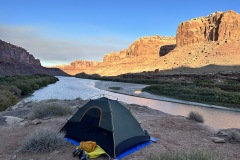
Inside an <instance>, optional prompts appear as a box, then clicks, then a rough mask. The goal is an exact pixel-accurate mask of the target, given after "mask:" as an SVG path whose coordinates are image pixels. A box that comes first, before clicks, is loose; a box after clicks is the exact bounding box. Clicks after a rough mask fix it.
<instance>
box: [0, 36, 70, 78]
mask: <svg viewBox="0 0 240 160" xmlns="http://www.w3.org/2000/svg"><path fill="white" fill-rule="evenodd" d="M37 73H40V74H50V75H59V76H60V75H61V76H66V75H67V74H66V73H64V72H63V71H61V70H59V69H58V68H45V67H42V66H41V63H40V60H38V59H35V58H34V56H33V55H31V54H29V53H28V52H27V50H25V49H24V48H21V47H18V46H15V45H12V44H10V43H7V42H4V41H2V40H0V77H4V76H13V75H29V74H37Z"/></svg>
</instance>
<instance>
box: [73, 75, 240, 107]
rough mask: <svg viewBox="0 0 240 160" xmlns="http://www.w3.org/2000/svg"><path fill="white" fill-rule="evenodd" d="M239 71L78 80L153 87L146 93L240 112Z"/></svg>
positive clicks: (79, 76)
mask: <svg viewBox="0 0 240 160" xmlns="http://www.w3.org/2000/svg"><path fill="white" fill-rule="evenodd" d="M239 76H240V73H239V72H218V73H204V74H186V73H179V74H170V75H168V74H166V73H165V74H163V73H162V72H160V71H156V72H142V73H128V74H123V75H119V76H112V77H109V76H103V77H102V76H100V75H96V74H94V75H87V74H85V73H80V74H77V75H75V77H77V78H88V79H95V80H103V81H114V82H124V83H134V84H144V85H150V86H147V87H145V88H143V90H144V91H146V92H149V93H152V94H156V95H160V96H166V97H169V98H173V99H178V100H184V101H191V102H197V103H203V104H209V105H213V106H224V107H227V108H233V109H240V101H239V99H240V94H239V91H240V85H239V80H240V79H239Z"/></svg>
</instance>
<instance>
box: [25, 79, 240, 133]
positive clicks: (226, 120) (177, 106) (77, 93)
mask: <svg viewBox="0 0 240 160" xmlns="http://www.w3.org/2000/svg"><path fill="white" fill-rule="evenodd" d="M58 78H59V81H58V82H57V83H55V84H51V85H49V86H47V87H44V88H42V89H40V90H37V91H35V92H34V93H33V95H32V96H30V97H28V98H26V99H24V101H37V100H44V99H66V100H70V99H76V98H79V97H80V98H82V99H90V98H97V96H99V95H101V94H106V95H109V98H112V99H116V98H117V99H118V100H119V101H123V102H125V103H129V104H139V105H145V106H148V107H150V108H153V109H157V110H160V111H162V112H165V113H169V114H172V115H181V116H187V115H188V113H189V112H190V111H196V112H199V113H200V114H201V115H203V117H204V119H205V124H207V125H210V126H212V127H214V128H217V129H220V128H221V129H225V128H240V112H234V111H227V110H222V109H215V108H206V107H200V106H195V105H190V104H181V103H174V102H166V101H160V100H153V99H147V98H140V97H134V96H129V95H124V94H118V93H113V92H109V91H105V90H101V89H98V88H96V87H95V84H96V83H101V81H96V80H89V79H79V78H74V77H58ZM104 83H107V82H104ZM109 83H110V82H109ZM129 85H131V84H129ZM132 85H134V84H132ZM93 96H95V97H93ZM111 96H112V97H111Z"/></svg>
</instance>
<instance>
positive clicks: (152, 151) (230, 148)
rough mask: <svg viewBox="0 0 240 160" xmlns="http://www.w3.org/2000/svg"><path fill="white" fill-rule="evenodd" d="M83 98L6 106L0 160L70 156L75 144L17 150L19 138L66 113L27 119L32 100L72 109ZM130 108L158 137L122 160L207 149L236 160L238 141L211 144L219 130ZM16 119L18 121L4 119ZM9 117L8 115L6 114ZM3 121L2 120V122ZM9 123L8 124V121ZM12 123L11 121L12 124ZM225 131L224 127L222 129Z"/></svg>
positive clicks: (58, 123) (59, 121)
mask: <svg viewBox="0 0 240 160" xmlns="http://www.w3.org/2000/svg"><path fill="white" fill-rule="evenodd" d="M86 102H87V101H86V100H81V99H76V100H44V101H40V102H27V103H25V102H23V103H19V104H18V105H16V106H14V107H11V108H9V109H8V110H7V111H5V112H0V119H1V122H2V123H0V132H1V134H0V143H1V145H0V159H13V160H14V159H15V160H30V159H32V160H43V159H44V160H66V159H73V157H72V152H73V151H74V149H75V146H73V145H71V144H67V146H65V147H64V148H62V149H59V150H57V151H54V152H52V153H41V154H40V153H25V154H23V153H20V152H19V151H18V149H19V147H20V146H21V142H22V140H23V139H24V138H25V137H26V136H27V135H29V134H30V133H32V132H33V131H34V130H35V129H38V128H42V127H50V128H52V129H54V130H56V131H58V130H59V129H60V128H61V127H62V125H63V124H64V123H65V122H66V119H67V118H68V117H69V116H70V115H69V116H63V117H45V118H43V119H35V120H29V119H26V118H25V117H27V116H28V115H29V114H31V109H32V108H33V107H34V105H35V104H36V103H41V105H43V104H46V103H56V104H58V105H63V106H65V107H71V108H72V109H73V110H74V109H76V108H77V107H81V106H83V105H84V104H85V103H86ZM123 104H124V105H125V107H127V108H128V109H130V111H131V113H132V114H133V115H134V117H135V118H136V119H137V120H138V121H139V122H140V124H141V125H142V127H143V128H144V129H146V130H147V131H148V132H149V134H150V135H151V136H153V137H156V138H158V139H159V141H158V142H157V143H153V144H151V145H150V146H148V147H145V148H144V149H142V150H140V151H137V152H135V153H133V154H131V155H129V156H127V157H126V158H124V159H123V160H129V159H131V160H146V159H148V157H149V156H150V155H157V154H161V153H166V152H167V153H172V154H174V153H177V152H185V153H191V152H193V151H195V150H199V151H203V152H209V151H210V152H211V153H214V154H217V155H218V156H219V157H221V158H220V159H224V160H238V159H240V155H239V154H238V152H239V150H240V145H239V144H232V143H229V142H227V141H226V143H214V142H213V137H215V135H216V134H217V133H218V132H219V130H215V129H213V128H212V127H209V126H207V125H204V124H200V123H197V122H194V121H191V120H188V119H187V118H186V117H183V116H173V115H169V114H166V113H163V112H161V111H158V110H154V109H151V108H149V107H147V106H140V105H135V104H125V103H123ZM6 116H8V117H7V118H8V119H11V118H12V119H14V118H13V117H17V118H20V119H22V120H20V121H15V122H14V121H13V120H12V121H10V120H8V122H7V121H6ZM10 116H11V117H10ZM3 122H4V123H3ZM10 122H11V123H10ZM13 122H14V123H13ZM224 131H226V130H224ZM105 159H107V158H106V157H100V158H98V159H97V160H105Z"/></svg>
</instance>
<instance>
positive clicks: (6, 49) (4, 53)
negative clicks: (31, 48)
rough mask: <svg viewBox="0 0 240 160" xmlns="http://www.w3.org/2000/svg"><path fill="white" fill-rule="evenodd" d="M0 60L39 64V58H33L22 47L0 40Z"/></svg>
mask: <svg viewBox="0 0 240 160" xmlns="http://www.w3.org/2000/svg"><path fill="white" fill-rule="evenodd" d="M0 60H1V61H4V62H9V63H21V64H26V65H34V66H41V64H40V60H39V59H35V58H34V57H33V55H31V54H29V53H28V52H27V51H26V50H25V49H24V48H21V47H18V46H15V45H12V44H10V43H7V42H4V41H2V40H0Z"/></svg>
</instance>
